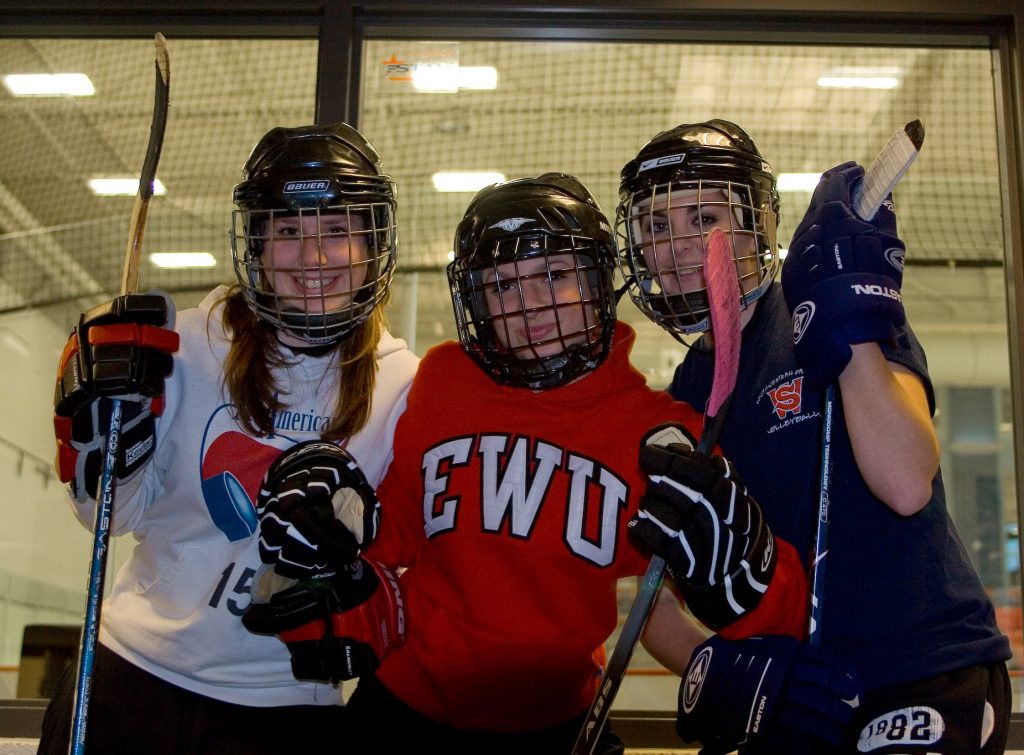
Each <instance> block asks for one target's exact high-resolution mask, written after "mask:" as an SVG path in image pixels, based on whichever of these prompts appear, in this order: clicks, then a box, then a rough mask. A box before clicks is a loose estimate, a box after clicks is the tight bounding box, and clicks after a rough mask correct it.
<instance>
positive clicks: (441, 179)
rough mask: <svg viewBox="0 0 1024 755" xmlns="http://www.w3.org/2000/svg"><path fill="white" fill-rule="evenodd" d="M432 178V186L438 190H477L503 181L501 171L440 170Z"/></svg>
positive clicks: (503, 177)
mask: <svg viewBox="0 0 1024 755" xmlns="http://www.w3.org/2000/svg"><path fill="white" fill-rule="evenodd" d="M432 178H433V181H434V188H435V189H437V190H438V191H478V190H480V189H482V188H484V187H485V186H490V185H491V184H498V183H503V182H504V181H505V176H504V174H502V173H494V172H483V171H467V172H464V173H457V172H447V173H446V172H441V173H435V174H434V175H433V176H432Z"/></svg>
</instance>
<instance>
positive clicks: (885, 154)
mask: <svg viewBox="0 0 1024 755" xmlns="http://www.w3.org/2000/svg"><path fill="white" fill-rule="evenodd" d="M922 144H924V125H923V124H922V123H921V121H919V120H913V121H911V122H910V123H908V124H906V125H905V126H903V127H902V128H901V129H899V130H898V131H897V132H896V133H895V134H893V135H892V137H891V138H890V139H889V141H888V142H887V143H886V145H885V146H884V147H882V151H881V152H879V153H878V156H877V157H876V158H875V159H874V161H873V162H872V163H871V166H870V167H869V168H868V169H867V171H866V172H865V173H864V178H863V179H862V180H861V182H860V183H859V184H858V185H857V186H856V187H854V191H853V211H854V212H855V213H856V214H857V217H859V218H860V219H861V220H871V219H872V218H873V217H875V213H877V212H878V208H879V207H881V206H882V202H884V201H885V198H886V197H887V196H889V194H890V193H892V190H893V188H894V187H895V186H896V184H897V182H898V181H899V180H900V179H901V178H902V177H903V174H904V173H906V172H907V170H908V169H909V168H910V164H911V163H913V162H914V158H916V157H917V154H918V152H919V151H920V149H921V145H922ZM835 400H836V386H835V384H834V383H833V384H831V385H829V386H828V388H826V389H825V403H824V408H823V410H822V415H823V417H822V425H821V470H820V473H819V475H818V528H817V531H816V533H815V536H814V561H813V562H812V564H811V613H810V619H809V623H808V628H807V639H808V642H810V644H812V645H820V644H821V620H822V610H823V608H824V594H825V566H826V563H825V557H826V556H827V555H828V515H829V495H830V492H831V486H832V413H833V409H834V407H835Z"/></svg>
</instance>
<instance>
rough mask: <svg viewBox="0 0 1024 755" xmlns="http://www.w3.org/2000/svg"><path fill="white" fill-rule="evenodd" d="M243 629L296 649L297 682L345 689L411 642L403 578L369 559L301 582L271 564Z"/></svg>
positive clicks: (294, 671) (293, 661) (263, 573)
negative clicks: (282, 574)
mask: <svg viewBox="0 0 1024 755" xmlns="http://www.w3.org/2000/svg"><path fill="white" fill-rule="evenodd" d="M242 624H243V625H244V626H245V627H246V629H248V630H249V631H250V632H253V633H254V634H268V635H276V636H277V638H278V639H279V640H281V642H283V643H285V645H287V646H288V652H289V653H290V654H291V665H292V674H293V675H294V676H295V678H296V679H298V680H300V681H322V682H331V683H332V684H337V683H338V682H339V681H344V680H347V679H355V678H357V677H360V676H362V675H364V674H368V673H371V672H373V671H374V670H375V669H376V668H377V667H378V666H379V665H380V661H381V660H383V659H384V657H385V656H386V655H387V654H388V652H390V650H391V649H393V648H394V647H395V646H397V645H399V644H400V643H401V642H402V641H403V640H404V639H405V608H404V606H403V603H402V596H401V592H400V591H399V587H398V580H397V579H396V577H395V575H394V574H393V573H392V572H391V571H390V570H388V569H386V568H384V567H383V566H382V565H380V564H377V563H371V562H369V561H366V560H364V559H361V558H360V559H357V560H356V561H355V562H354V563H352V564H350V565H349V566H348V567H347V568H344V569H341V570H340V571H339V572H338V573H337V574H335V575H333V576H330V577H326V578H322V579H305V580H301V581H296V580H290V579H283V578H282V577H280V576H279V575H277V574H275V573H274V570H273V569H271V568H269V567H265V568H264V570H263V571H261V572H260V573H259V574H258V575H257V578H256V579H255V580H254V583H253V590H252V603H250V605H249V608H247V609H246V611H245V613H244V614H243V615H242Z"/></svg>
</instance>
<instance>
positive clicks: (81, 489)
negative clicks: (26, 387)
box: [53, 291, 178, 503]
mask: <svg viewBox="0 0 1024 755" xmlns="http://www.w3.org/2000/svg"><path fill="white" fill-rule="evenodd" d="M177 350H178V334H177V333H175V332H174V302H173V300H172V299H171V298H170V296H167V295H166V294H164V293H162V292H157V291H154V292H150V293H149V294H129V295H126V296H119V297H118V298H116V299H113V300H111V301H108V302H106V303H105V304H101V305H99V306H98V307H94V308H93V309H90V310H89V311H88V312H86V313H84V314H83V315H82V317H81V319H80V320H79V323H78V326H77V327H76V328H75V329H74V330H73V331H72V333H71V337H70V338H69V339H68V342H67V345H66V346H65V347H64V352H63V354H61V358H60V364H59V366H58V368H57V386H56V389H55V391H54V400H53V405H54V410H53V411H54V417H53V426H54V431H55V434H56V438H57V474H58V476H59V477H60V479H61V480H62V481H63V482H67V483H70V489H71V494H72V496H73V497H74V499H75V500H76V501H78V502H79V503H82V502H84V501H85V500H86V499H87V498H95V497H96V488H97V487H98V485H99V478H100V472H101V469H102V455H103V449H104V447H105V440H106V433H107V431H108V429H109V427H110V409H111V402H110V399H111V398H117V399H120V400H121V402H122V404H121V436H120V444H119V447H118V455H117V461H116V466H115V470H114V474H115V476H116V478H117V479H118V481H121V482H123V481H125V480H127V479H129V478H131V477H132V476H133V475H134V474H135V473H136V472H137V471H138V470H139V469H141V468H142V466H143V465H144V464H145V463H146V461H147V460H148V459H149V458H150V457H151V456H152V455H153V450H154V448H155V446H156V427H155V422H154V417H157V416H159V415H160V414H162V413H163V409H164V379H165V378H166V377H167V376H168V375H170V374H171V369H172V367H173V358H172V357H171V354H173V353H174V352H175V351H177Z"/></svg>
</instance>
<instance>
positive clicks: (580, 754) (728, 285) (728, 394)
mask: <svg viewBox="0 0 1024 755" xmlns="http://www.w3.org/2000/svg"><path fill="white" fill-rule="evenodd" d="M712 258H713V261H711V260H712ZM708 259H709V261H710V262H705V269H707V268H708V266H709V265H711V266H713V267H714V268H715V271H716V272H715V274H714V275H713V277H708V280H707V287H708V295H709V297H710V299H711V307H712V327H714V328H716V332H717V333H718V336H716V343H715V350H716V360H715V376H714V381H713V383H714V385H713V388H712V391H711V394H712V396H715V395H721V396H723V398H722V399H720V401H721V403H720V404H718V405H717V406H713V405H712V404H710V402H709V407H713V408H710V409H709V411H713V412H714V414H713V415H712V414H709V415H708V416H706V417H705V420H704V428H703V430H702V431H701V436H700V440H699V441H698V442H697V451H698V452H700V453H704V454H707V453H709V452H710V451H711V449H713V448H714V447H715V444H717V443H718V436H719V433H720V432H721V430H722V425H723V421H724V419H725V415H726V413H727V411H728V409H729V404H730V400H731V398H732V391H733V388H734V387H735V386H736V373H737V369H738V363H737V360H738V355H739V339H740V326H739V300H740V288H739V280H738V278H737V277H736V267H735V265H736V263H735V261H734V259H733V252H732V247H731V245H729V243H728V241H727V240H726V238H725V236H724V234H722V233H721V232H720V231H713V232H712V234H711V235H710V236H709V239H708ZM705 275H706V276H707V275H708V274H707V273H705ZM719 336H720V337H719ZM726 352H728V353H730V354H732V356H731V357H730V358H727V359H725V360H724V361H723V360H720V359H718V358H717V355H718V354H722V353H726ZM666 569H667V564H666V563H665V559H664V558H662V557H661V556H658V555H657V554H655V555H654V556H652V557H651V560H650V563H648V565H647V571H646V572H644V575H643V578H642V579H641V580H640V586H639V587H638V589H637V594H636V597H635V598H634V599H633V605H631V606H630V608H629V613H628V614H627V615H626V620H625V622H624V623H623V625H622V630H621V631H620V632H619V639H618V642H616V643H615V648H614V649H613V650H612V656H611V658H610V659H609V660H608V666H607V668H606V669H605V673H604V677H603V678H602V679H601V685H600V686H599V687H598V690H597V694H596V695H595V696H594V701H593V703H591V706H590V710H589V711H587V717H586V719H585V720H584V723H583V728H582V729H581V731H580V734H579V737H577V739H576V744H575V746H574V747H573V755H592V753H593V752H594V748H595V747H596V745H597V739H598V737H599V736H600V734H601V729H602V728H604V724H605V722H606V721H607V720H608V716H609V715H610V713H611V707H612V701H613V700H614V699H615V695H616V694H617V693H618V691H619V687H621V686H622V680H623V678H624V677H625V676H626V670H627V669H628V668H629V663H630V661H631V660H632V658H633V651H634V650H635V649H636V645H637V643H638V642H639V641H640V635H642V634H643V631H644V627H646V626H647V619H648V618H649V617H650V615H651V610H652V609H653V608H654V602H655V600H656V599H657V597H658V593H659V592H660V591H661V585H662V582H664V580H665V571H666Z"/></svg>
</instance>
